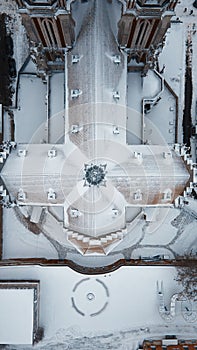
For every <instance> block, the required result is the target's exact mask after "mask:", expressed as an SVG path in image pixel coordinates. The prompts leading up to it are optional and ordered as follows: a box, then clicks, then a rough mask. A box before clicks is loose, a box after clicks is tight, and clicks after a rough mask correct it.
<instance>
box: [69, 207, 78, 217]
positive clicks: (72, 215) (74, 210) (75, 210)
mask: <svg viewBox="0 0 197 350" xmlns="http://www.w3.org/2000/svg"><path fill="white" fill-rule="evenodd" d="M70 216H71V218H78V217H79V216H80V212H79V210H77V209H70Z"/></svg>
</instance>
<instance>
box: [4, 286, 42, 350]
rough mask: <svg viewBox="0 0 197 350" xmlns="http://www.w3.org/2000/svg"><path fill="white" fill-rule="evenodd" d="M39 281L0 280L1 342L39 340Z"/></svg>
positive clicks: (32, 341)
mask: <svg viewBox="0 0 197 350" xmlns="http://www.w3.org/2000/svg"><path fill="white" fill-rule="evenodd" d="M39 291H40V285H39V281H0V310H1V313H0V344H4V345H6V344H15V345H17V344H21V345H32V344H34V342H35V341H38V338H39V336H38V334H39V333H40V331H39V294H40V292H39Z"/></svg>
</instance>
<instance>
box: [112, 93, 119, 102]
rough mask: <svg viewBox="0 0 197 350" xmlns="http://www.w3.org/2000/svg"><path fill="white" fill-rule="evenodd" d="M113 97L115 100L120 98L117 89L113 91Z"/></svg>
mask: <svg viewBox="0 0 197 350" xmlns="http://www.w3.org/2000/svg"><path fill="white" fill-rule="evenodd" d="M113 99H114V100H116V101H117V100H119V99H120V93H119V91H115V92H113Z"/></svg>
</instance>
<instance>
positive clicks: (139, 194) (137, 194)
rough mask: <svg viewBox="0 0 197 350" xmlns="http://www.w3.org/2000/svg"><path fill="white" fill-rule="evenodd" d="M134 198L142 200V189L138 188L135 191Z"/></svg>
mask: <svg viewBox="0 0 197 350" xmlns="http://www.w3.org/2000/svg"><path fill="white" fill-rule="evenodd" d="M133 197H134V199H135V200H136V201H141V200H142V192H141V190H137V191H136V192H135V193H134V196H133Z"/></svg>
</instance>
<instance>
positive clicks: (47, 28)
mask: <svg viewBox="0 0 197 350" xmlns="http://www.w3.org/2000/svg"><path fill="white" fill-rule="evenodd" d="M42 24H43V29H44V32H45V37H46V40H47V41H48V44H49V46H57V40H56V35H55V32H54V28H53V22H52V20H50V19H48V18H47V19H43V21H42Z"/></svg>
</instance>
